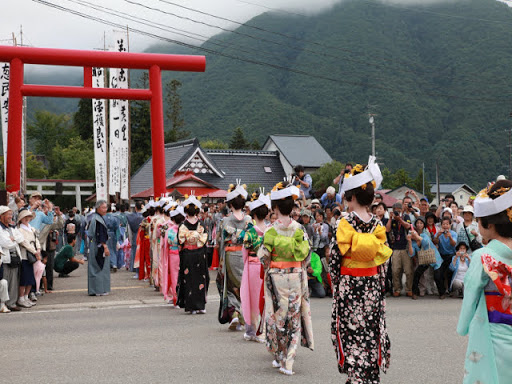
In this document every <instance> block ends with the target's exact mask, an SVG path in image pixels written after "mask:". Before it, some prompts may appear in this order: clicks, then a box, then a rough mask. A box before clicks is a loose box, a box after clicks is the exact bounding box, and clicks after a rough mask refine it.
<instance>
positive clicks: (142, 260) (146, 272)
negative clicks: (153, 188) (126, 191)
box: [133, 203, 151, 281]
mask: <svg viewBox="0 0 512 384" xmlns="http://www.w3.org/2000/svg"><path fill="white" fill-rule="evenodd" d="M148 204H149V203H148ZM142 216H143V217H144V218H143V219H142V221H141V223H140V225H139V231H138V232H137V249H136V251H135V260H134V262H133V268H138V270H139V280H144V281H149V276H150V274H151V258H150V248H151V243H150V241H149V235H150V226H151V216H150V211H149V210H147V211H145V212H144V213H143V214H142Z"/></svg>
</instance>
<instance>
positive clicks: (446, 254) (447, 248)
mask: <svg viewBox="0 0 512 384" xmlns="http://www.w3.org/2000/svg"><path fill="white" fill-rule="evenodd" d="M451 226H452V220H451V219H450V218H449V217H446V216H445V217H443V219H442V221H441V231H439V232H437V233H436V235H435V236H434V239H433V240H434V244H436V245H437V246H438V247H439V253H440V254H441V258H442V259H443V264H441V267H440V268H439V269H437V270H436V271H435V272H434V278H435V279H441V280H440V281H442V284H441V287H438V289H439V298H440V299H444V298H445V297H446V296H445V293H446V289H445V275H446V272H448V275H449V276H448V281H451V278H452V276H451V275H452V272H451V271H450V269H449V268H450V263H451V262H452V258H453V255H455V253H456V252H457V251H456V250H455V245H456V244H457V233H456V232H455V231H452V230H451V229H450V228H451Z"/></svg>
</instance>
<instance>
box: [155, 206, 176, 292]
mask: <svg viewBox="0 0 512 384" xmlns="http://www.w3.org/2000/svg"><path fill="white" fill-rule="evenodd" d="M162 201H164V200H163V199H162ZM164 203H165V205H164V206H163V208H162V210H163V216H162V217H163V221H162V222H160V223H159V224H158V225H157V227H156V235H157V236H158V244H159V247H160V251H159V254H160V257H159V258H158V281H159V285H158V289H159V290H160V293H162V295H163V296H164V301H165V302H169V300H168V297H167V292H168V291H169V285H168V284H169V274H168V272H169V251H168V245H167V232H168V230H169V227H170V226H171V225H172V221H171V213H170V210H171V208H173V207H174V206H175V205H176V203H175V202H173V203H172V204H167V201H166V200H165V201H164Z"/></svg>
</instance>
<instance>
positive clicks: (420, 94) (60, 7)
mask: <svg viewBox="0 0 512 384" xmlns="http://www.w3.org/2000/svg"><path fill="white" fill-rule="evenodd" d="M32 1H34V2H37V3H40V4H42V5H45V6H48V7H51V8H54V9H58V10H61V11H63V12H67V13H71V14H74V15H76V16H80V17H82V18H85V19H89V20H93V21H96V22H99V23H102V24H105V25H109V26H112V27H115V28H123V29H124V28H126V26H125V25H122V24H118V23H115V22H113V21H109V20H105V19H102V18H99V17H96V16H92V15H88V14H85V13H83V12H79V11H76V10H73V9H70V8H66V7H63V6H61V5H58V4H54V3H50V2H48V1H45V0H32ZM129 29H130V30H131V31H132V32H134V33H138V34H141V35H144V36H148V37H152V38H156V39H159V40H162V41H167V42H171V43H175V44H178V45H181V46H185V47H188V48H193V49H196V50H200V51H203V52H207V53H211V54H214V55H219V56H223V57H226V58H230V59H234V60H238V61H241V62H246V63H250V64H255V65H260V66H266V67H270V68H274V69H278V70H284V71H288V72H292V73H296V74H300V75H304V76H307V77H311V78H317V79H322V80H327V81H330V82H334V83H338V84H341V85H352V86H357V87H365V88H373V89H380V90H385V91H390V92H395V93H402V94H413V95H416V96H422V95H427V96H435V97H444V98H448V99H459V100H466V101H481V102H489V103H509V102H510V101H512V99H496V98H476V97H464V96H455V95H449V94H443V93H432V92H414V91H407V90H400V89H395V88H390V87H386V86H382V85H377V84H365V83H361V82H356V81H347V80H340V79H336V78H332V77H329V76H323V75H318V74H314V73H309V72H306V71H303V70H300V69H295V68H289V67H285V66H282V65H277V64H271V63H267V62H264V61H260V60H254V59H247V58H241V57H238V56H233V55H229V54H226V53H223V52H218V51H215V50H213V49H209V48H205V47H198V46H194V45H192V44H188V43H184V42H182V41H179V40H174V39H170V38H166V37H163V36H160V35H157V34H154V33H151V32H147V31H144V30H140V29H136V28H131V27H129Z"/></svg>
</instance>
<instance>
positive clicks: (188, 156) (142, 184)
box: [130, 139, 286, 196]
mask: <svg viewBox="0 0 512 384" xmlns="http://www.w3.org/2000/svg"><path fill="white" fill-rule="evenodd" d="M165 168H166V180H167V181H169V179H172V178H173V176H174V175H175V173H176V172H177V171H181V172H185V171H192V172H193V174H194V175H195V176H197V177H198V178H199V179H201V180H202V181H204V182H205V183H207V184H208V185H212V186H214V187H215V188H218V189H222V190H227V189H228V187H229V184H231V183H234V182H236V179H241V180H242V183H244V184H247V185H249V184H257V185H259V186H261V187H264V188H265V189H266V190H267V191H269V190H270V189H271V188H272V187H273V186H274V185H275V184H277V183H278V182H279V181H282V180H283V179H284V177H285V176H286V174H285V172H284V169H283V165H282V164H281V161H280V157H279V152H277V151H256V150H232V149H229V150H218V149H203V148H201V146H200V145H199V140H197V139H190V140H183V141H179V142H176V143H169V144H165ZM152 187H153V164H152V158H149V159H148V160H147V161H146V162H145V163H144V164H143V165H142V166H141V167H140V168H139V169H138V170H137V171H136V172H135V174H134V175H133V176H132V178H131V191H130V192H131V195H132V196H135V195H137V194H140V193H141V192H144V191H146V190H148V189H149V188H152Z"/></svg>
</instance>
